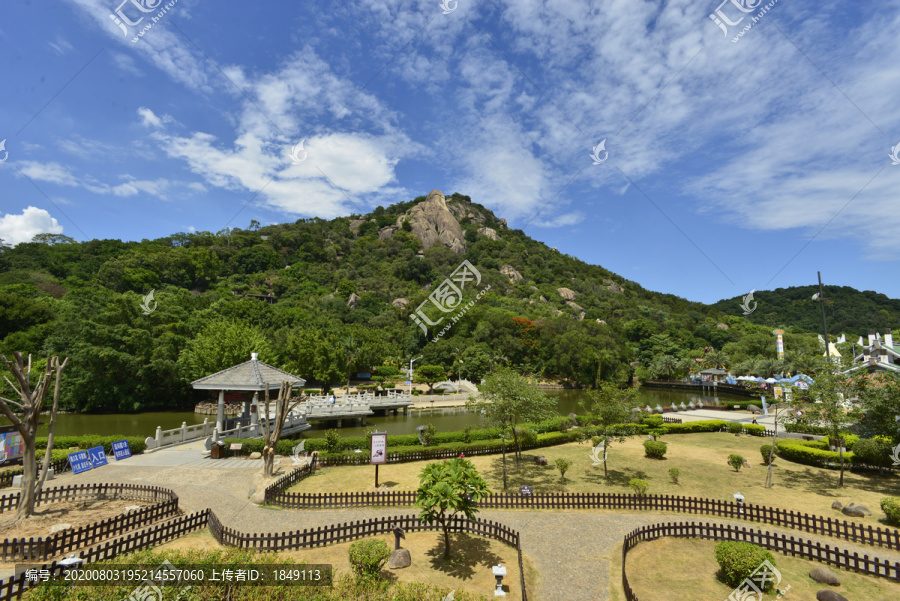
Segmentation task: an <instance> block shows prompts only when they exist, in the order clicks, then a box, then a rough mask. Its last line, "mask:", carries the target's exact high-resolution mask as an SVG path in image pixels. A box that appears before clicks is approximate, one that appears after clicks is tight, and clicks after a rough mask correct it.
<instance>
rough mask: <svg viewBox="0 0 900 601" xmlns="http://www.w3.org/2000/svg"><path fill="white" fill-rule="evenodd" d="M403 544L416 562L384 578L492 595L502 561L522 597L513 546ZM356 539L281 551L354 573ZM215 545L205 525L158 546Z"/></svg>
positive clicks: (463, 540)
mask: <svg viewBox="0 0 900 601" xmlns="http://www.w3.org/2000/svg"><path fill="white" fill-rule="evenodd" d="M374 538H380V539H382V540H384V541H385V542H386V543H387V544H388V546H389V547H390V548H391V549H393V548H394V536H393V535H392V534H390V535H378V536H376V537H374ZM400 543H401V545H400V546H401V547H403V548H404V549H408V550H409V552H410V555H411V556H412V565H411V566H410V567H408V568H403V569H400V570H391V569H388V568H387V565H385V567H384V569H383V570H382V571H381V576H382V578H385V579H387V580H391V581H401V582H425V583H428V584H434V585H437V586H444V587H449V588H450V589H455V590H466V591H468V592H471V593H480V594H488V595H489V594H490V593H491V591H492V590H493V589H494V586H495V585H496V581H495V580H494V576H493V574H492V572H491V566H494V565H497V564H498V563H502V564H503V565H504V566H505V567H506V574H507V575H506V578H504V579H503V584H504V585H505V590H506V591H507V593H508V596H507V597H506V598H507V599H509V600H510V601H513V600H516V599H521V598H522V590H521V586H520V580H519V560H518V554H517V552H516V550H515V549H513V548H512V547H510V546H508V545H505V544H503V543H501V542H499V541H495V540H491V539H488V538H484V537H481V536H477V535H471V534H464V533H454V534H451V539H450V550H451V559H449V560H444V559H443V554H444V541H443V534H441V533H440V532H408V533H407V534H406V539H404V540H401V541H400ZM351 544H352V541H351V542H347V543H341V544H337V545H328V546H325V547H316V548H312V549H298V550H295V551H281V552H278V555H279V556H280V557H288V558H291V559H294V560H296V561H303V562H307V563H315V564H331V565H332V566H333V567H332V569H333V570H334V574H335V577H337V576H338V575H339V574H346V573H350V562H349V560H348V551H349V549H350V545H351ZM211 547H221V545H219V543H218V542H216V540H215V539H214V538H213V536H212V534H210V533H209V531H208V530H204V531H202V532H197V533H194V534H189V535H187V536H182V537H181V538H179V539H177V540H174V541H171V542H168V543H166V544H164V545H160V546H159V547H157V550H159V551H163V550H180V551H187V550H201V549H203V550H206V549H210V548H211ZM525 564H526V565H525V574H526V578H527V580H526V582H527V585H528V586H529V590H531V591H534V590H536V589H535V588H534V587H535V586H536V582H535V580H536V578H537V572H536V570H535V569H534V568H533V567H531V565H532V564H531V561H530V560H529V559H528V558H527V557H526V558H525Z"/></svg>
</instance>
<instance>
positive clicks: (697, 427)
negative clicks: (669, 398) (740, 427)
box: [666, 419, 728, 434]
mask: <svg viewBox="0 0 900 601" xmlns="http://www.w3.org/2000/svg"><path fill="white" fill-rule="evenodd" d="M727 424H728V422H726V421H725V420H724V419H706V420H699V421H695V422H687V423H684V424H666V433H667V434H693V433H694V432H718V431H720V430H721V429H722V428H724V427H725V426H726V425H727Z"/></svg>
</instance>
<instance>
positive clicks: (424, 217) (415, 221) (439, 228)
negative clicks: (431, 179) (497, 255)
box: [398, 190, 466, 254]
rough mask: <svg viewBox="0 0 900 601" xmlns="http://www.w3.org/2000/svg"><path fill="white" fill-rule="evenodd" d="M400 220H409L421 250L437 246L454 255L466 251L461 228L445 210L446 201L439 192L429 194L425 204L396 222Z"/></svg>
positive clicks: (421, 204) (420, 204)
mask: <svg viewBox="0 0 900 601" xmlns="http://www.w3.org/2000/svg"><path fill="white" fill-rule="evenodd" d="M402 219H409V224H410V226H412V233H413V234H414V235H415V236H416V237H417V238H418V239H419V240H421V241H422V247H423V248H430V247H432V246H434V245H435V244H439V245H441V246H446V247H447V248H449V249H450V250H452V251H453V252H455V253H456V254H460V253H462V252H464V251H465V250H466V246H465V243H464V242H463V230H462V227H460V225H459V222H458V221H457V220H456V217H454V216H453V213H451V212H450V209H449V208H447V199H446V198H444V194H443V193H442V192H441V191H440V190H432V191H431V192H429V193H428V196H427V197H426V198H425V202H420V203H419V204H417V205H416V206H414V207H413V208H411V209H410V210H409V213H408V217H403V216H401V217H398V221H400V220H402ZM398 225H402V223H398Z"/></svg>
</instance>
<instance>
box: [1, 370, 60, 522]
mask: <svg viewBox="0 0 900 601" xmlns="http://www.w3.org/2000/svg"><path fill="white" fill-rule="evenodd" d="M0 360H2V361H3V363H5V364H6V367H7V368H8V369H9V371H10V372H12V375H13V378H14V379H15V381H16V384H13V383H12V382H10V381H9V378H7V377H6V376H3V379H4V380H6V383H7V384H9V385H10V386H11V387H12V389H13V390H14V391H16V394H18V395H19V399H20V401H21V402H18V403H17V402H15V401H11V400H9V399H5V398H3V397H0V410H2V411H3V414H4V415H5V416H6V418H7V419H9V421H10V422H12V425H13V426H15V428H16V430H18V432H19V434H20V435H21V436H22V442H23V443H24V447H25V454H24V456H23V458H22V467H23V469H24V472H23V474H22V492H21V494H20V495H19V507H18V511H17V513H16V522H20V521H22V520H24V519H25V518H27V517H28V516H30V515H31V514H33V513H34V505H35V501H37V499H38V497H39V496H40V495H41V490H43V488H44V480H45V479H46V478H47V470H49V469H50V455H51V453H50V451H51V450H52V449H53V431H54V429H55V427H56V412H57V409H59V390H60V380H61V378H62V373H63V370H64V369H65V368H66V364H67V363H68V362H69V359H68V358H67V359H66V360H65V361H63V362H62V363H61V364H60V362H59V358H58V357H51V358H49V359H47V365H46V366H45V368H44V372H43V373H42V374H40V376H39V378H38V381H37V385H36V386H35V387H34V389H32V387H31V355H28V365H27V366H26V365H25V360H24V359H23V357H22V353H15V361H14V362H13V361H9V360H8V359H7V358H6V356H5V355H0ZM17 385H18V386H17ZM51 386H54V388H53V407H52V408H51V410H50V429H49V432H48V433H47V449H46V452H45V453H44V462H43V465H42V466H41V477H40V479H38V477H37V458H36V454H35V448H34V445H35V439H36V437H37V429H38V420H39V419H40V417H41V410H42V409H43V407H44V399H46V397H47V393H48V392H49V391H50V387H51ZM10 405H12V406H14V407H18V409H19V410H20V411H21V412H22V416H21V417H19V416H18V415H16V414H15V413H13V411H12V410H11V409H10Z"/></svg>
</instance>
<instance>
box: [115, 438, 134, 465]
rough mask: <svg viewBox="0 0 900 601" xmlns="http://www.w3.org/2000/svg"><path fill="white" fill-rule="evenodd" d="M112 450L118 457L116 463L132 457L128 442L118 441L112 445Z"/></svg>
mask: <svg viewBox="0 0 900 601" xmlns="http://www.w3.org/2000/svg"><path fill="white" fill-rule="evenodd" d="M112 449H113V453H114V454H115V456H116V461H121V460H123V459H128V458H129V457H131V447H129V446H128V441H127V440H117V441H116V442H114V443H113V444H112Z"/></svg>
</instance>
